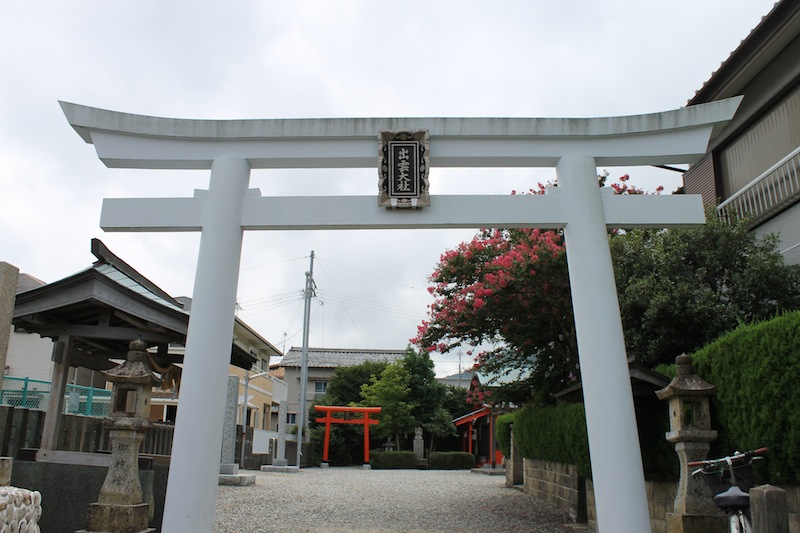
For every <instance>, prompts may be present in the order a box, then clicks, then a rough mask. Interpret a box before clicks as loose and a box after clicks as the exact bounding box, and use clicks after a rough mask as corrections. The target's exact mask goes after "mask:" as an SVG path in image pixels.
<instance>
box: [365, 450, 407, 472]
mask: <svg viewBox="0 0 800 533" xmlns="http://www.w3.org/2000/svg"><path fill="white" fill-rule="evenodd" d="M370 464H371V465H372V468H376V469H381V468H382V469H389V468H416V467H417V454H415V453H414V452H385V451H372V452H370Z"/></svg>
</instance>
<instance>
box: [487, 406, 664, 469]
mask: <svg viewBox="0 0 800 533" xmlns="http://www.w3.org/2000/svg"><path fill="white" fill-rule="evenodd" d="M653 396H654V398H653V399H652V400H651V401H642V400H641V399H640V401H639V402H637V403H636V404H635V408H636V421H637V426H638V431H639V445H640V447H641V450H642V467H643V468H644V474H645V477H646V478H647V479H649V480H658V481H662V480H676V479H678V469H679V461H678V456H677V454H676V453H675V448H674V446H673V445H672V444H670V443H669V442H667V440H666V438H665V433H666V432H667V431H668V430H669V412H668V410H667V405H666V402H660V401H658V400H656V399H655V395H653ZM515 415H516V417H515V418H514V420H513V423H514V445H515V446H517V447H518V448H519V451H520V454H522V456H523V457H527V458H529V459H540V460H543V461H554V462H557V463H568V464H574V465H575V466H577V468H578V473H579V474H580V475H582V476H584V477H588V478H591V477H592V469H591V463H590V459H589V439H588V435H587V433H586V414H585V411H584V405H583V404H582V403H571V404H559V405H556V406H554V407H534V406H527V407H524V408H523V409H522V410H520V411H517V412H516V413H515ZM498 438H499V434H498Z"/></svg>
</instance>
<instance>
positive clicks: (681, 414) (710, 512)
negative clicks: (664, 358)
mask: <svg viewBox="0 0 800 533" xmlns="http://www.w3.org/2000/svg"><path fill="white" fill-rule="evenodd" d="M675 369H676V372H677V375H676V376H675V379H673V380H672V381H671V382H670V383H669V385H667V386H666V387H665V388H663V389H661V390H659V391H656V395H657V396H658V398H659V399H661V400H667V401H668V402H669V426H670V431H669V432H668V433H667V434H666V438H667V440H668V441H669V442H672V443H674V444H675V452H676V453H677V454H678V458H679V459H680V481H679V482H678V492H677V494H676V496H675V506H674V509H673V512H672V513H667V531H668V533H710V532H714V531H720V532H723V531H725V527H726V525H725V519H724V516H723V515H722V513H721V512H720V511H719V510H718V509H717V508H716V506H715V505H714V502H713V500H712V499H711V493H710V492H709V489H708V487H706V485H705V482H704V481H703V480H702V479H700V478H693V477H692V475H691V472H690V468H689V466H688V464H689V463H690V462H692V461H701V460H703V459H705V458H706V454H707V453H708V450H709V448H710V445H709V442H711V441H712V440H714V439H716V438H717V432H716V431H714V430H712V429H711V411H710V408H709V399H710V397H711V396H713V395H714V394H715V393H716V387H714V386H713V385H711V384H709V383H706V382H705V381H703V380H702V379H700V377H699V376H697V375H696V374H695V373H694V369H693V368H692V358H691V357H689V356H688V355H686V354H683V355H679V356H678V357H677V358H676V359H675Z"/></svg>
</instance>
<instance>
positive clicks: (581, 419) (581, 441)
mask: <svg viewBox="0 0 800 533" xmlns="http://www.w3.org/2000/svg"><path fill="white" fill-rule="evenodd" d="M514 445H515V446H517V447H518V448H519V451H520V453H521V454H522V456H523V457H527V458H529V459H540V460H544V461H555V462H558V463H569V464H574V465H576V466H577V467H578V473H579V474H580V475H582V476H584V477H591V467H590V466H589V441H588V439H587V436H586V417H585V415H584V412H583V404H582V403H572V404H560V405H556V406H555V407H541V406H530V405H529V406H527V407H524V408H522V409H521V410H519V411H517V412H516V417H515V419H514Z"/></svg>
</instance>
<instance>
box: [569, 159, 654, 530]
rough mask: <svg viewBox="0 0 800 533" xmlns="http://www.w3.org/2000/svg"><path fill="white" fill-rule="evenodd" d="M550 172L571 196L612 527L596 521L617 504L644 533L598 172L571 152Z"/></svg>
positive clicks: (591, 425) (581, 345)
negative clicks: (554, 172)
mask: <svg viewBox="0 0 800 533" xmlns="http://www.w3.org/2000/svg"><path fill="white" fill-rule="evenodd" d="M556 173H557V175H558V184H559V188H560V189H562V191H560V193H561V194H565V195H568V196H569V197H570V202H569V203H568V206H569V207H568V209H569V213H568V215H567V217H568V219H569V223H567V225H566V227H565V228H564V244H565V247H566V250H567V264H568V267H569V283H570V292H571V293H572V308H573V314H574V317H575V330H576V336H577V340H578V354H579V359H580V365H581V382H582V386H583V395H584V409H585V411H586V430H587V431H586V432H587V435H588V437H589V455H590V456H591V458H592V479H593V483H594V497H595V507H596V509H597V515H598V524H599V523H609V522H613V521H614V519H613V518H611V517H606V516H603V522H601V519H600V516H601V515H602V514H603V513H608V512H609V511H610V510H613V509H618V507H619V506H620V503H621V502H624V504H623V505H624V508H625V511H624V512H625V513H626V516H625V524H627V525H628V526H630V525H631V524H638V525H639V526H638V528H633V527H630V529H627V531H650V515H649V512H648V505H647V493H646V491H645V484H644V473H643V469H642V464H641V450H640V446H639V438H638V432H637V431H635V428H636V415H635V413H634V407H633V393H632V390H631V384H630V373H629V371H628V361H627V356H626V352H625V337H624V336H623V332H622V320H621V318H620V312H619V301H618V298H617V290H616V282H615V280H614V269H613V266H612V263H611V251H610V249H609V247H608V234H607V232H606V229H605V224H604V223H603V221H604V220H605V214H604V212H603V203H602V198H601V189H600V188H599V187H598V186H597V181H596V180H597V167H596V164H595V160H594V158H593V157H591V156H585V155H578V156H572V155H571V156H565V157H562V158H561V159H560V160H559V162H558V165H556ZM631 428H634V430H633V431H632V430H631ZM620 480H625V481H624V482H623V483H620ZM623 494H624V495H623ZM601 510H602V511H601ZM617 512H618V511H617ZM620 524H621V523H620ZM645 524H646V529H644V528H645ZM639 528H643V529H639ZM623 530H624V529H612V531H623Z"/></svg>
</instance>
